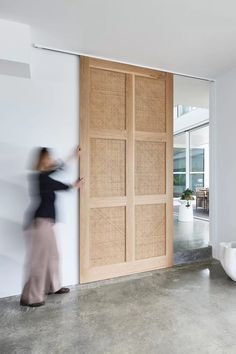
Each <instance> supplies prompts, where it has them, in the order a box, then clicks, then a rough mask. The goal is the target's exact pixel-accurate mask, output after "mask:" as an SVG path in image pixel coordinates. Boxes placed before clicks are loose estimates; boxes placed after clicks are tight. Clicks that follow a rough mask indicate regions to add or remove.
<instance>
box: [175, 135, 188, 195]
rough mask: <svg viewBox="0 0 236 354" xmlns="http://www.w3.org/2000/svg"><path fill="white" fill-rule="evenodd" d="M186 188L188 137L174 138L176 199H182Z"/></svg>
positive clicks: (178, 136) (176, 136) (179, 136)
mask: <svg viewBox="0 0 236 354" xmlns="http://www.w3.org/2000/svg"><path fill="white" fill-rule="evenodd" d="M185 188H186V135H185V133H182V134H179V135H175V136H174V197H176V198H177V197H180V196H181V194H182V193H183V191H184V190H185Z"/></svg>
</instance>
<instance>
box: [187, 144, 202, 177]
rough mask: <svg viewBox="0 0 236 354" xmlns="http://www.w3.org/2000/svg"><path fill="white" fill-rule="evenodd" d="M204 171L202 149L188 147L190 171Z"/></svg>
mask: <svg viewBox="0 0 236 354" xmlns="http://www.w3.org/2000/svg"><path fill="white" fill-rule="evenodd" d="M203 171H204V149H202V148H193V149H190V172H203Z"/></svg>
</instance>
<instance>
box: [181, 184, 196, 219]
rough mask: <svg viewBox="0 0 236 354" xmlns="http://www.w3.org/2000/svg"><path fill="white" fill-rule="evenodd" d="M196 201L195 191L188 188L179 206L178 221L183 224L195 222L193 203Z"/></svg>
mask: <svg viewBox="0 0 236 354" xmlns="http://www.w3.org/2000/svg"><path fill="white" fill-rule="evenodd" d="M192 200H194V197H193V191H192V190H191V189H189V188H187V189H186V190H185V191H184V192H183V193H182V195H181V198H180V203H181V205H180V206H179V216H178V220H179V221H182V222H191V221H193V206H192V204H191V201H192Z"/></svg>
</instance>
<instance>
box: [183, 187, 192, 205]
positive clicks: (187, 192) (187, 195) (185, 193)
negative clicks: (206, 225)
mask: <svg viewBox="0 0 236 354" xmlns="http://www.w3.org/2000/svg"><path fill="white" fill-rule="evenodd" d="M180 200H185V201H186V203H185V206H186V208H189V207H190V205H191V200H194V197H193V190H192V189H190V188H187V189H185V191H183V193H182V195H181V198H180Z"/></svg>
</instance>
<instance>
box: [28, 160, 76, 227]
mask: <svg viewBox="0 0 236 354" xmlns="http://www.w3.org/2000/svg"><path fill="white" fill-rule="evenodd" d="M61 167H62V166H61V165H60V166H59V167H57V168H55V169H54V170H50V171H45V172H40V173H39V175H38V177H37V179H38V180H37V184H38V188H39V190H38V194H39V206H38V208H37V209H36V212H35V214H34V218H47V219H52V220H54V221H55V220H56V211H55V199H56V195H55V192H57V191H63V190H68V189H69V188H71V185H68V184H64V183H62V182H59V181H56V180H54V179H52V178H51V177H50V175H51V174H52V173H54V172H56V171H57V170H59V169H61Z"/></svg>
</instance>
